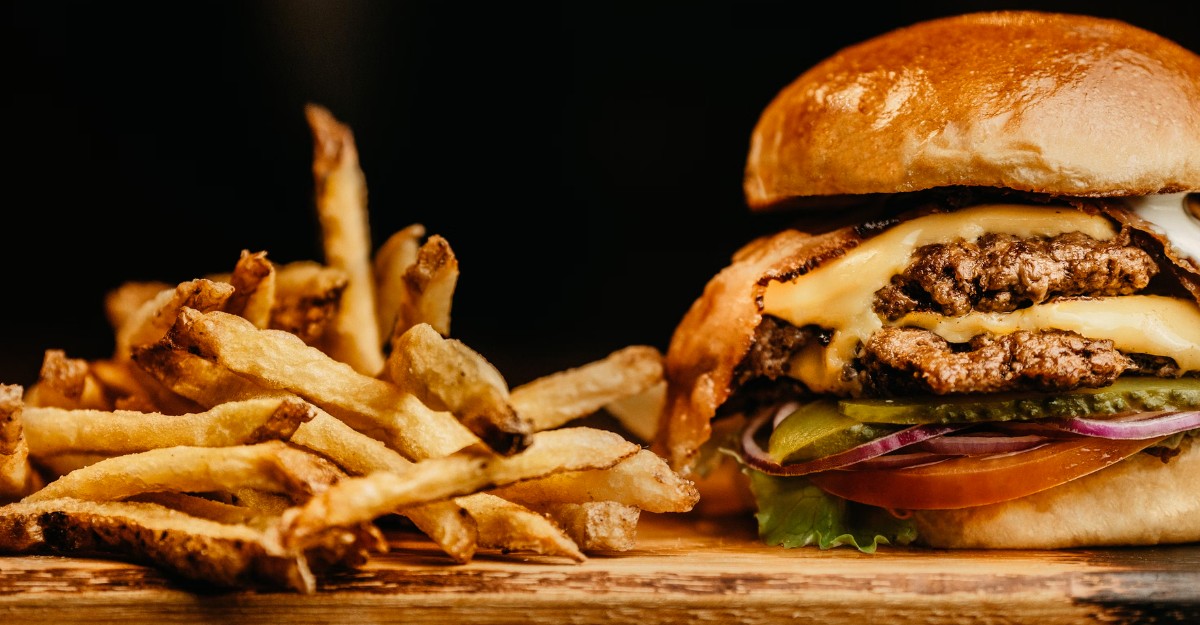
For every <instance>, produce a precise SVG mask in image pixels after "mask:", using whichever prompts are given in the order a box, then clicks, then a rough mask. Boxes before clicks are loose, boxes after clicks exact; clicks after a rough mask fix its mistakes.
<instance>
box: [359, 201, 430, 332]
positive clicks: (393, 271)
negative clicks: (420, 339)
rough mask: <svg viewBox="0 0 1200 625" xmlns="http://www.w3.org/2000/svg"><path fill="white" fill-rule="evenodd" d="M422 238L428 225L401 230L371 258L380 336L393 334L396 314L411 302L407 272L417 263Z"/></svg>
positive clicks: (376, 315)
mask: <svg viewBox="0 0 1200 625" xmlns="http://www.w3.org/2000/svg"><path fill="white" fill-rule="evenodd" d="M423 238H425V226H423V225H421V224H412V225H410V226H408V227H406V228H403V229H401V230H398V231H396V232H395V233H393V234H392V236H390V237H388V239H387V240H386V241H384V242H383V245H381V246H379V249H378V250H377V251H376V252H375V258H374V259H373V260H372V261H371V262H372V266H373V268H374V270H375V320H376V322H378V324H379V336H380V338H381V339H383V338H384V337H390V336H391V334H392V330H394V329H395V328H396V319H397V317H398V316H399V315H400V312H401V311H402V310H404V309H405V308H404V307H405V306H407V305H408V304H407V303H406V302H408V301H409V299H410V297H411V295H412V294H411V292H410V291H409V289H408V286H407V285H406V284H405V282H404V274H405V272H407V271H408V268H409V267H411V266H413V265H415V264H416V262H417V252H418V251H419V250H420V249H421V239H423Z"/></svg>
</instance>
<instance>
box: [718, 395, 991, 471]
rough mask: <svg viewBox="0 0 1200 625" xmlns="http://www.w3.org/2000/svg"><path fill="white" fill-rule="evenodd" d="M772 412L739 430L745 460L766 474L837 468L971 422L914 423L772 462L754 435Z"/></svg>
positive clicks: (950, 430) (764, 413)
mask: <svg viewBox="0 0 1200 625" xmlns="http://www.w3.org/2000/svg"><path fill="white" fill-rule="evenodd" d="M772 416H773V414H772V412H771V411H765V410H764V411H762V412H761V413H760V414H759V415H757V416H756V417H755V418H754V419H753V420H751V421H750V423H748V424H747V425H746V429H745V430H744V431H743V432H742V454H743V456H744V458H743V460H744V461H745V463H746V464H747V465H748V466H750V467H751V468H753V469H756V470H758V471H761V472H763V473H766V474H767V475H779V476H789V475H807V474H809V473H816V472H818V471H828V470H830V469H838V468H841V467H845V466H848V465H852V464H855V463H857V462H862V461H863V460H868V459H870V458H877V457H879V456H882V455H883V454H886V453H888V452H889V451H894V450H896V449H900V448H901V447H906V446H908V445H912V444H914V443H919V442H921V441H924V440H928V439H931V438H934V437H937V436H941V435H943V434H947V433H949V432H955V431H958V430H961V429H963V428H965V427H970V426H971V425H973V424H962V423H952V424H947V423H936V424H928V425H915V426H913V427H910V428H906V429H903V430H900V431H899V432H893V433H891V434H888V435H887V436H884V437H881V438H877V439H875V440H873V441H869V442H866V443H863V444H862V445H859V446H857V447H851V448H850V449H847V450H846V451H842V452H838V453H836V454H832V455H829V456H825V457H823V458H816V459H814V460H810V461H808V462H800V463H797V464H788V465H783V464H779V463H778V462H775V460H774V459H773V458H771V456H769V455H768V454H767V452H766V451H763V448H762V446H760V445H759V444H758V441H756V440H754V437H755V435H756V434H757V433H758V431H759V430H760V429H761V428H762V426H763V424H765V423H766V422H767V420H768V419H770V418H771V417H772Z"/></svg>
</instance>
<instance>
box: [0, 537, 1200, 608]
mask: <svg viewBox="0 0 1200 625" xmlns="http://www.w3.org/2000/svg"><path fill="white" fill-rule="evenodd" d="M393 538H394V541H393V549H392V551H391V552H390V553H388V554H383V555H380V556H376V557H375V558H373V559H372V560H371V562H370V563H369V564H368V565H367V566H366V567H365V568H364V569H362V570H361V571H356V572H353V573H344V574H337V575H331V576H325V577H323V578H322V583H321V587H320V590H319V591H318V592H317V593H315V594H312V595H298V594H294V593H288V592H253V591H237V592H216V591H213V590H211V589H205V588H199V587H195V586H189V585H187V584H183V583H180V582H178V581H175V580H172V579H169V578H166V577H164V576H163V575H161V574H159V573H158V572H156V571H155V570H153V569H148V568H145V567H141V566H136V565H132V564H126V563H121V562H112V561H105V560H84V559H76V558H61V557H53V556H38V557H5V558H0V622H3V623H53V624H55V625H61V624H63V623H69V622H89V623H96V622H105V623H133V622H155V623H162V624H167V623H194V622H218V621H219V622H225V623H231V624H232V623H239V624H240V623H299V622H312V623H316V622H322V623H326V622H346V621H349V622H355V623H374V622H404V623H437V624H439V625H446V624H448V623H512V624H520V625H536V624H540V623H556V624H557V623H596V622H600V623H630V622H636V623H639V624H644V625H649V624H655V623H677V622H687V623H710V622H711V623H730V622H735V621H736V622H741V623H773V622H790V623H832V624H837V623H854V624H859V623H868V622H871V621H874V622H876V623H879V624H885V623H955V624H957V623H963V622H981V623H1038V624H1039V625H1049V624H1052V623H1093V622H1094V623H1122V622H1137V623H1159V622H1198V621H1200V546H1196V545H1187V546H1172V547H1157V548H1128V549H1097V550H1071V551H1057V552H1045V551H1043V552H1039V551H991V552H979V551H941V550H919V549H906V548H894V547H883V548H881V549H880V551H879V552H878V553H876V554H874V555H864V554H860V553H858V552H856V551H852V550H848V549H834V550H829V551H820V550H817V549H794V550H785V549H778V548H772V547H767V546H764V545H761V544H759V542H758V541H757V540H756V537H755V535H754V530H753V527H752V525H751V524H750V522H745V523H742V522H736V523H723V524H717V523H713V522H710V521H695V520H693V519H690V518H688V517H684V516H679V515H675V516H664V517H655V516H649V517H648V518H645V519H643V522H642V526H641V527H640V530H639V540H638V543H639V545H638V548H637V549H636V550H635V551H632V552H626V553H621V554H619V555H612V556H593V557H591V558H590V559H589V560H588V561H587V562H585V563H582V564H569V563H565V562H563V561H559V560H554V559H546V558H538V557H521V556H514V555H508V556H504V555H500V554H481V555H479V556H478V557H477V558H476V559H475V560H474V561H472V562H471V563H469V564H466V565H455V564H452V563H451V562H450V561H449V560H448V559H447V558H445V557H444V556H442V555H441V553H440V552H439V551H438V550H437V549H436V548H435V547H433V546H432V544H431V543H429V542H428V541H427V540H424V539H423V537H421V536H411V535H396V536H394V537H393Z"/></svg>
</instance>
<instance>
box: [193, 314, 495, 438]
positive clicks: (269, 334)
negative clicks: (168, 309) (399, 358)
mask: <svg viewBox="0 0 1200 625" xmlns="http://www.w3.org/2000/svg"><path fill="white" fill-rule="evenodd" d="M170 340H171V341H172V342H174V343H175V344H177V345H181V346H185V347H187V348H188V349H194V350H196V352H197V353H198V354H199V355H200V356H202V357H204V358H208V359H210V360H215V361H217V362H219V363H221V365H223V366H225V367H227V368H229V369H231V370H233V371H235V372H237V373H240V374H242V375H245V376H249V377H251V378H253V379H255V380H257V381H259V382H260V383H261V384H264V385H266V386H269V387H273V388H284V389H287V390H289V391H291V392H293V393H295V394H297V395H299V396H301V397H303V398H305V399H307V400H308V401H310V402H312V403H314V404H316V405H317V406H319V407H321V408H323V409H324V410H325V411H327V412H329V413H330V414H332V415H333V416H335V417H337V418H339V419H341V420H342V421H344V422H346V423H347V424H348V425H350V426H351V427H353V428H354V429H356V430H358V431H360V432H363V433H364V434H367V435H369V436H372V437H374V438H377V439H379V440H382V441H384V443H386V444H387V445H388V446H389V447H391V448H392V449H395V450H396V451H399V452H400V453H401V454H403V455H404V456H405V457H406V458H408V459H410V460H415V459H421V458H430V457H436V456H444V455H447V454H450V453H453V452H455V451H457V450H459V449H462V448H464V447H467V446H468V445H471V444H473V443H475V442H476V441H478V438H477V437H476V436H475V435H474V434H472V433H471V432H470V430H468V429H466V427H464V426H463V425H462V424H461V423H459V422H458V420H457V419H455V418H454V416H453V415H451V414H449V413H445V412H438V411H434V410H431V409H430V408H429V407H427V406H425V404H423V403H421V401H420V400H418V399H417V398H415V397H413V396H412V395H410V394H408V393H405V392H403V391H401V390H400V389H399V388H397V387H396V385H394V384H391V383H388V382H385V381H383V380H379V379H377V378H373V377H370V376H366V375H362V374H360V373H358V372H356V371H354V369H352V368H351V367H350V366H348V365H346V364H345V363H342V362H338V361H337V360H334V359H333V358H331V357H329V356H328V355H327V354H325V353H324V352H322V351H321V350H319V349H316V348H312V347H309V346H306V345H304V343H303V342H301V341H300V340H298V339H297V338H296V337H295V336H294V335H291V334H288V333H286V332H279V331H276V330H258V329H256V328H255V327H254V326H253V325H251V324H250V323H249V322H248V321H246V320H245V319H242V318H241V317H238V316H236V315H230V314H228V313H224V312H220V311H212V312H209V313H201V312H199V311H195V310H190V309H185V310H183V311H181V312H180V314H179V318H178V321H177V323H176V324H175V327H174V328H172V330H171V336H170Z"/></svg>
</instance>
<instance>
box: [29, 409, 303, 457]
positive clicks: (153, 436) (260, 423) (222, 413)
mask: <svg viewBox="0 0 1200 625" xmlns="http://www.w3.org/2000/svg"><path fill="white" fill-rule="evenodd" d="M315 414H316V412H315V409H314V408H313V406H311V405H310V404H309V403H308V402H305V401H303V400H300V399H299V398H292V399H287V398H261V399H246V400H243V401H236V402H226V403H224V404H220V405H218V406H215V407H213V408H212V409H210V410H208V411H205V412H202V413H195V414H188V415H165V414H162V413H157V412H151V413H144V412H136V411H131V410H116V411H102V410H64V409H62V408H36V407H31V408H26V409H25V414H24V419H25V438H26V440H28V441H29V448H30V453H32V454H33V455H34V456H37V457H40V456H52V455H57V454H64V453H79V452H88V453H100V454H107V455H112V456H115V455H120V454H127V453H135V452H139V451H146V450H149V449H156V448H160V447H177V446H194V447H227V446H232V445H247V444H253V443H261V442H263V441H267V440H287V439H288V438H290V437H291V436H292V433H293V432H295V431H296V428H298V427H299V426H300V424H301V423H304V422H306V421H308V420H310V419H312V418H313V416H314V415H315Z"/></svg>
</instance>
